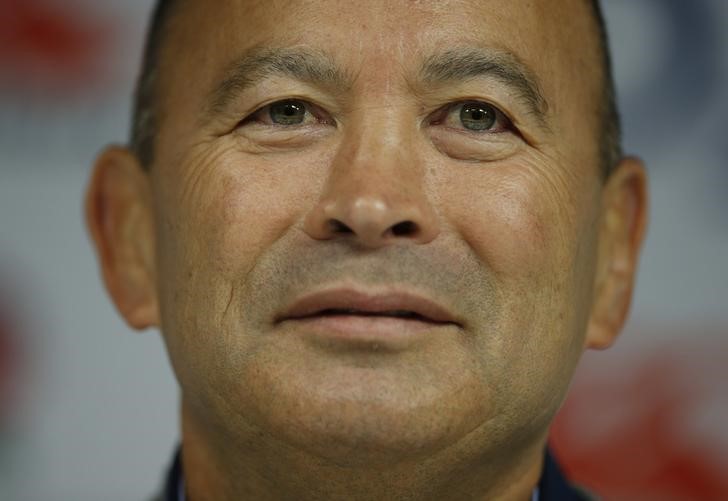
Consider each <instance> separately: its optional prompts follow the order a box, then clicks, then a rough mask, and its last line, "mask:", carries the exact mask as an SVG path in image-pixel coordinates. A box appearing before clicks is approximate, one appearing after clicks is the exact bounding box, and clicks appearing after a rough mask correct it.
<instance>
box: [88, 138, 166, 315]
mask: <svg viewBox="0 0 728 501" xmlns="http://www.w3.org/2000/svg"><path fill="white" fill-rule="evenodd" d="M85 213H86V224H87V226H88V229H89V231H90V233H91V237H92V239H93V243H94V245H95V247H96V252H97V255H98V258H99V264H100V267H101V272H102V275H103V278H104V282H105V284H106V288H107V290H108V291H109V294H110V295H111V298H112V300H113V301H114V303H115V304H116V307H117V309H118V310H119V312H120V313H121V315H122V316H123V317H124V319H125V320H126V322H127V323H128V324H129V325H130V326H131V327H133V328H135V329H144V328H147V327H151V326H158V325H159V308H158V302H157V293H156V290H157V289H156V278H155V276H156V270H155V266H154V263H155V261H154V231H153V230H154V223H153V214H152V203H151V190H150V180H149V176H148V174H147V173H146V172H145V171H144V170H143V169H142V167H141V165H140V163H139V161H138V160H137V158H136V156H135V155H134V154H133V153H132V152H130V151H129V150H128V149H126V148H121V147H115V146H112V147H109V148H107V149H106V150H104V151H103V152H102V153H101V155H99V157H98V159H97V160H96V164H95V166H94V170H93V174H92V176H91V181H90V183H89V186H88V189H87V192H86V200H85Z"/></svg>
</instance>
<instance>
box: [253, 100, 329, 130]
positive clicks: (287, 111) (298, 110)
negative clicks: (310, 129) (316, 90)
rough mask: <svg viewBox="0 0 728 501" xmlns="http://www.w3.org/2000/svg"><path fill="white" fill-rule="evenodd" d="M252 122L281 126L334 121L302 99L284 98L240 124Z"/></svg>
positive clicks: (256, 112)
mask: <svg viewBox="0 0 728 501" xmlns="http://www.w3.org/2000/svg"><path fill="white" fill-rule="evenodd" d="M250 122H256V123H260V124H263V125H271V126H280V127H295V126H299V125H309V124H317V123H324V124H331V123H333V121H332V120H331V119H330V118H329V117H328V115H327V114H326V113H325V112H324V111H323V110H322V109H320V108H318V107H316V106H314V105H312V104H311V103H308V102H306V101H303V100H300V99H284V100H282V101H276V102H274V103H271V104H269V105H267V106H264V107H262V108H260V109H258V110H257V111H255V112H254V113H252V114H251V115H249V116H248V117H247V118H245V119H244V120H242V121H241V122H240V125H246V124H248V123H250Z"/></svg>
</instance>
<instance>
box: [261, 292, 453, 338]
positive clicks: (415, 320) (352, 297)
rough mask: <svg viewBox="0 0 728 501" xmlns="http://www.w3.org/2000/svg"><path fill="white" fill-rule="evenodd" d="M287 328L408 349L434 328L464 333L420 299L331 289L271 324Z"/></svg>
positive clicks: (413, 295) (435, 304)
mask: <svg viewBox="0 0 728 501" xmlns="http://www.w3.org/2000/svg"><path fill="white" fill-rule="evenodd" d="M332 310H333V311H332ZM393 312H408V313H411V314H413V315H411V316H399V315H395V314H392V313H393ZM387 313H390V314H389V315H388V314H387ZM288 322H294V323H296V324H298V325H300V326H301V327H303V328H304V329H305V330H310V331H313V333H315V334H317V335H323V336H326V337H332V338H337V339H349V340H359V341H376V342H385V343H386V342H387V341H389V342H398V341H399V342H405V343H406V342H408V341H410V340H411V339H412V338H413V337H416V336H418V335H422V334H424V333H426V332H428V331H432V330H433V329H436V328H442V327H447V326H456V327H462V324H461V323H460V322H459V321H458V320H457V318H456V316H455V315H454V314H453V313H451V312H450V311H449V310H448V309H447V308H446V307H444V306H442V305H440V304H439V303H438V302H436V301H434V300H432V299H430V298H428V297H426V296H424V295H421V294H416V293H412V292H409V291H403V290H395V289H386V290H376V291H368V290H364V289H360V288H352V287H336V288H329V289H325V290H321V291H317V292H313V293H309V294H306V295H304V296H302V297H300V298H298V299H296V300H295V301H293V302H292V303H291V304H290V306H288V307H287V308H286V309H285V311H284V312H283V313H282V314H281V315H278V316H277V317H276V320H275V323H276V324H282V323H288Z"/></svg>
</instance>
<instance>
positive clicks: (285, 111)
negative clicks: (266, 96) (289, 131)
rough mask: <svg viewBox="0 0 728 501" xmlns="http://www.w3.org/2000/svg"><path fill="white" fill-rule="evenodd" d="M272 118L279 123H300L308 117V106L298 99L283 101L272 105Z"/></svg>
mask: <svg viewBox="0 0 728 501" xmlns="http://www.w3.org/2000/svg"><path fill="white" fill-rule="evenodd" d="M270 118H271V120H272V121H273V123H275V124H279V125H298V124H301V123H303V121H304V119H305V118H306V106H305V105H304V104H303V103H301V102H298V101H281V102H280V103H274V104H272V105H271V107H270Z"/></svg>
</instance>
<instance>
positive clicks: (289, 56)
mask: <svg viewBox="0 0 728 501" xmlns="http://www.w3.org/2000/svg"><path fill="white" fill-rule="evenodd" d="M272 76H281V77H287V78H291V79H294V80H299V81H302V82H306V83H310V84H312V85H315V86H318V87H323V88H328V89H333V90H335V91H336V92H338V93H341V92H346V91H347V90H349V89H351V87H353V85H354V80H355V76H354V75H353V74H348V73H346V72H344V71H342V70H341V69H340V68H339V67H338V66H337V65H336V63H335V62H334V58H333V57H331V56H330V55H328V54H326V53H324V52H322V51H317V50H312V49H309V48H304V47H284V48H260V47H256V48H253V49H250V50H248V51H246V52H245V53H244V54H243V55H242V56H240V57H239V58H237V59H236V60H235V61H234V62H233V63H232V64H231V65H230V66H229V67H228V69H227V71H226V73H225V77H224V78H223V80H222V82H220V84H219V85H217V86H216V87H215V89H214V90H213V91H212V93H211V94H210V96H209V97H208V100H207V103H208V104H207V108H208V111H209V112H210V113H211V114H218V113H221V112H223V111H224V110H225V109H226V108H227V107H228V106H229V105H230V102H231V101H233V100H234V99H235V97H236V96H238V95H240V94H241V93H242V92H245V91H246V90H248V89H250V88H253V87H255V86H256V85H258V84H260V83H261V82H262V81H264V80H265V79H267V78H270V77H272ZM479 77H490V78H493V79H496V80H498V81H500V82H501V83H502V84H504V85H506V86H507V87H509V88H510V89H513V90H514V91H515V93H516V95H517V97H518V98H520V100H521V101H523V102H524V103H525V105H526V107H527V108H528V111H529V112H530V113H531V114H532V115H533V116H534V117H535V118H536V119H537V120H538V122H539V123H540V125H541V126H543V127H545V128H548V125H547V120H546V116H547V111H548V108H549V106H548V102H547V101H546V98H545V97H544V94H543V92H542V90H541V86H540V84H539V81H538V79H537V77H536V76H535V75H534V73H533V72H532V71H531V70H530V69H529V68H528V67H527V66H526V65H525V64H524V63H522V62H521V61H520V60H519V59H518V58H517V57H516V56H515V55H514V54H512V53H510V52H507V51H503V50H498V49H482V48H472V47H464V48H455V49H451V50H447V51H444V52H441V53H438V54H433V55H431V56H429V57H428V58H426V59H425V61H424V63H423V64H422V67H421V68H420V72H419V80H420V81H422V82H423V83H425V84H427V85H430V86H432V85H446V84H451V83H454V82H462V81H467V80H470V79H473V78H479Z"/></svg>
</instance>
